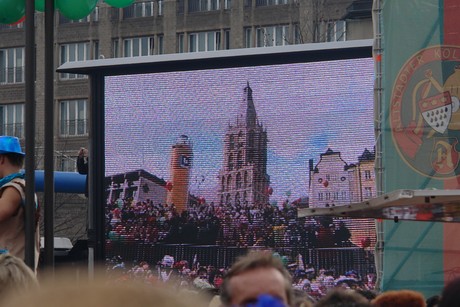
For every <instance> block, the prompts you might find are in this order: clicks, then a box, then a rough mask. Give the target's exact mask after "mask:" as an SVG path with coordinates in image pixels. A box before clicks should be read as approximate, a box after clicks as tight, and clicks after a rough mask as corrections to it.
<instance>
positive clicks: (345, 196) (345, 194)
mask: <svg viewBox="0 0 460 307" xmlns="http://www.w3.org/2000/svg"><path fill="white" fill-rule="evenodd" d="M341 194H342V200H346V199H347V192H346V191H342V193H341Z"/></svg>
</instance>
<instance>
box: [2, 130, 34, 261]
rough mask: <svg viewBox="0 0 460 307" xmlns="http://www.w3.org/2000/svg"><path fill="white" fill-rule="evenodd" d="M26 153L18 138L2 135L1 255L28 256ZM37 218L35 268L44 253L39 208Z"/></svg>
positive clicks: (21, 257) (22, 257)
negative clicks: (26, 235) (41, 242)
mask: <svg viewBox="0 0 460 307" xmlns="http://www.w3.org/2000/svg"><path fill="white" fill-rule="evenodd" d="M24 156H25V154H24V153H23V152H22V150H21V145H20V144H19V140H18V138H16V137H12V136H0V252H1V253H9V254H11V255H13V256H16V257H18V258H20V259H22V260H24V257H25V185H26V182H25V180H24V174H23V173H22V172H21V169H22V166H23V164H24ZM35 204H36V215H35V221H34V222H35V239H34V241H35V249H34V251H35V267H34V269H35V270H36V269H37V266H38V259H39V254H40V233H39V223H38V222H39V212H40V210H39V208H38V202H37V199H35Z"/></svg>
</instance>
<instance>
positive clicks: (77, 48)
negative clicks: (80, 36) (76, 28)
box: [60, 42, 90, 80]
mask: <svg viewBox="0 0 460 307" xmlns="http://www.w3.org/2000/svg"><path fill="white" fill-rule="evenodd" d="M60 51H61V52H60V64H61V65H62V64H64V63H66V62H77V61H86V60H89V52H90V49H89V43H88V42H86V43H73V44H63V45H61V46H60ZM60 78H61V79H63V80H66V79H82V78H87V76H86V75H78V74H70V73H61V75H60Z"/></svg>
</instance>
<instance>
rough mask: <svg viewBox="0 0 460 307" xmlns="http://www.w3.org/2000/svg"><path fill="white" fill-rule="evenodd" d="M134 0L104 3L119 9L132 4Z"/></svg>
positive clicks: (114, 0)
mask: <svg viewBox="0 0 460 307" xmlns="http://www.w3.org/2000/svg"><path fill="white" fill-rule="evenodd" d="M133 2H134V0H105V3H107V4H108V5H111V6H113V7H117V8H119V9H121V8H124V7H127V6H128V5H131V4H133Z"/></svg>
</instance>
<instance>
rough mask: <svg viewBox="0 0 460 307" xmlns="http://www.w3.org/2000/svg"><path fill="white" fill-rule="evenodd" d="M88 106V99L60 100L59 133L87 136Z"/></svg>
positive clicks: (62, 134)
mask: <svg viewBox="0 0 460 307" xmlns="http://www.w3.org/2000/svg"><path fill="white" fill-rule="evenodd" d="M86 108H87V101H86V99H79V100H65V101H61V102H60V104H59V109H60V118H59V122H60V126H59V128H60V131H59V133H60V135H61V136H85V135H87V134H88V130H87V123H86V122H87V117H86Z"/></svg>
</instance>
